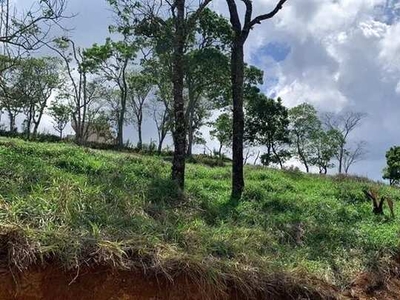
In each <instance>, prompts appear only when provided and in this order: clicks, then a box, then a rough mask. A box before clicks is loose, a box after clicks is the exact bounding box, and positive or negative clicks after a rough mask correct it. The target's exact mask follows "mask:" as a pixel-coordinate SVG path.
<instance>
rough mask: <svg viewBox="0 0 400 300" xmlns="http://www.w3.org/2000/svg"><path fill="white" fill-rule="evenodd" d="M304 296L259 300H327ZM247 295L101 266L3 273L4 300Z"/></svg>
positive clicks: (225, 299) (280, 294) (190, 299)
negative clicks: (68, 270) (67, 270)
mask: <svg viewBox="0 0 400 300" xmlns="http://www.w3.org/2000/svg"><path fill="white" fill-rule="evenodd" d="M301 294H302V292H301V291H300V292H299V293H297V292H296V289H292V291H290V292H289V289H288V290H287V291H285V290H284V289H283V290H282V289H280V290H274V288H273V287H271V292H268V293H265V294H264V295H259V297H257V298H259V299H277V300H281V299H282V300H284V299H325V298H321V297H320V296H319V295H317V294H315V295H313V294H312V293H310V294H309V295H306V296H305V295H301ZM246 296H247V295H244V294H243V293H241V292H238V291H237V289H235V288H229V289H228V290H224V291H218V290H217V289H211V288H207V286H206V285H204V283H202V282H199V281H198V282H194V281H193V280H190V279H187V278H184V277H182V276H177V277H176V278H175V279H174V280H173V281H171V280H168V279H167V278H165V277H163V276H155V275H148V274H147V275H146V274H144V273H141V272H130V271H129V272H128V271H115V270H111V269H109V268H100V267H96V268H85V269H80V270H79V272H78V271H77V270H74V271H70V272H65V271H64V270H63V269H61V268H56V267H46V268H31V269H30V270H27V271H24V272H23V273H18V272H13V273H10V272H9V271H4V272H2V273H0V300H11V299H13V300H39V299H41V300H42V299H44V300H46V299H49V300H50V299H51V300H56V299H66V300H68V299H71V300H85V299H95V300H106V299H107V300H111V299H123V300H207V299H210V300H211V299H221V300H242V299H246V298H247V297H246ZM331 299H334V298H331Z"/></svg>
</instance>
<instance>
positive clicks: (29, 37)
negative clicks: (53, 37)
mask: <svg viewBox="0 0 400 300" xmlns="http://www.w3.org/2000/svg"><path fill="white" fill-rule="evenodd" d="M65 9H66V1H65V0H40V1H34V2H33V3H31V4H30V10H28V11H26V12H24V13H23V14H19V13H18V12H17V9H16V8H15V7H11V1H10V0H4V1H1V2H0V45H1V44H2V45H3V47H4V46H5V45H11V46H15V47H21V48H23V49H25V50H33V49H37V48H38V47H40V46H41V45H42V44H43V43H44V42H45V39H46V38H47V36H48V33H49V30H50V28H51V26H52V25H54V24H57V25H59V21H60V20H61V19H63V18H64V17H65V16H64V15H63V14H64V11H65Z"/></svg>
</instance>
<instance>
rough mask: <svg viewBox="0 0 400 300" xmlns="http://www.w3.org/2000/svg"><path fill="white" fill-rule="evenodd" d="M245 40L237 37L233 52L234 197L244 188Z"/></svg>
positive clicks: (238, 195) (237, 197)
mask: <svg viewBox="0 0 400 300" xmlns="http://www.w3.org/2000/svg"><path fill="white" fill-rule="evenodd" d="M243 44H244V43H243V42H242V41H241V39H240V38H236V39H235V41H234V44H233V48H232V54H231V81H232V98H233V141H232V198H233V199H236V200H238V199H240V198H241V197H242V193H243V189H244V175H243V136H244V112H243V82H244V50H243Z"/></svg>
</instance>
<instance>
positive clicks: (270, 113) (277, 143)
mask: <svg viewBox="0 0 400 300" xmlns="http://www.w3.org/2000/svg"><path fill="white" fill-rule="evenodd" d="M245 139H246V140H247V141H249V142H250V144H252V145H255V146H265V147H266V148H267V153H265V154H264V155H262V156H261V160H262V163H263V164H264V165H266V166H269V165H270V164H279V165H280V167H281V168H282V167H283V164H284V162H285V160H287V159H288V158H289V157H290V156H288V154H289V152H288V151H287V146H288V144H289V143H290V139H289V118H288V110H287V108H286V107H284V106H283V105H282V100H281V99H280V98H278V99H277V100H274V99H271V98H268V97H266V96H265V95H264V94H262V93H258V94H256V95H255V97H252V98H250V99H248V102H247V105H246V131H245Z"/></svg>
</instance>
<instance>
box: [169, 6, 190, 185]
mask: <svg viewBox="0 0 400 300" xmlns="http://www.w3.org/2000/svg"><path fill="white" fill-rule="evenodd" d="M175 7H176V20H175V36H174V54H173V92H174V118H175V120H174V121H175V122H174V123H175V128H174V132H173V139H174V148H175V149H174V158H173V163H172V179H173V180H174V181H175V182H176V183H177V185H178V186H179V187H180V188H181V189H184V187H185V152H186V128H187V126H186V120H185V103H184V99H183V81H184V66H183V64H184V61H183V60H184V46H185V0H176V1H175Z"/></svg>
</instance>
